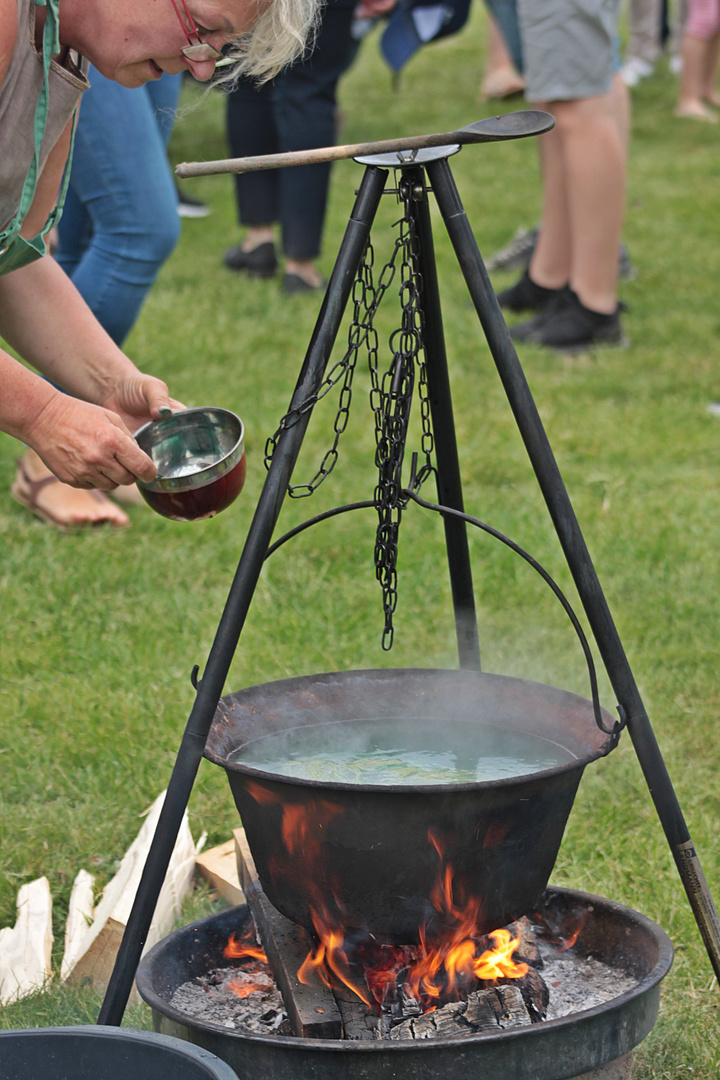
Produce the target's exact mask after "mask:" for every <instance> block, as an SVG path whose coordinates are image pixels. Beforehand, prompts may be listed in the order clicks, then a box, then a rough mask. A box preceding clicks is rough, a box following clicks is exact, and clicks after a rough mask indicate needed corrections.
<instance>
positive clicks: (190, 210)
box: [177, 188, 210, 218]
mask: <svg viewBox="0 0 720 1080" xmlns="http://www.w3.org/2000/svg"><path fill="white" fill-rule="evenodd" d="M177 196H178V202H177V212H178V214H179V215H180V217H197V218H200V217H207V216H208V214H209V213H210V207H209V206H208V205H207V203H204V202H203V201H202V199H196V198H195V197H194V196H193V195H188V194H186V192H184V191H181V190H180V188H178V189H177Z"/></svg>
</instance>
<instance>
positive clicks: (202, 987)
mask: <svg viewBox="0 0 720 1080" xmlns="http://www.w3.org/2000/svg"><path fill="white" fill-rule="evenodd" d="M170 1004H171V1005H172V1006H173V1008H175V1009H177V1010H178V1012H181V1013H185V1014H186V1015H188V1016H193V1017H194V1018H195V1019H196V1020H202V1021H205V1023H208V1024H219V1025H220V1026H221V1027H225V1028H231V1029H236V1030H238V1031H245V1032H248V1031H249V1032H252V1033H254V1034H255V1035H269V1034H272V1033H276V1034H278V1035H292V1029H291V1027H290V1022H289V1020H288V1018H287V1013H286V1011H285V1005H284V1003H283V999H282V995H281V993H280V991H279V990H278V988H277V986H276V984H275V980H274V979H273V977H272V975H271V974H270V972H269V971H268V969H267V967H266V966H265V965H261V964H251V965H246V966H244V967H226V968H214V969H213V970H212V971H209V972H208V973H207V974H205V975H199V976H198V977H197V978H196V979H191V980H190V981H189V982H185V983H183V984H182V986H179V987H178V988H177V990H176V991H175V993H174V994H173V996H172V998H171V1000H170Z"/></svg>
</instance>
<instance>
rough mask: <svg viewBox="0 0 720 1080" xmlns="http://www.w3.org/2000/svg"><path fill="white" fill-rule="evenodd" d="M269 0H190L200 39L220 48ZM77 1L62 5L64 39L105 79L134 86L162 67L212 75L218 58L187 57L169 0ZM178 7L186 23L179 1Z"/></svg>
mask: <svg viewBox="0 0 720 1080" xmlns="http://www.w3.org/2000/svg"><path fill="white" fill-rule="evenodd" d="M271 2H272V0H186V3H187V7H188V10H189V12H190V15H191V16H192V19H193V22H194V23H195V25H196V26H197V28H198V30H199V31H200V38H201V40H202V41H205V42H208V43H209V44H211V45H214V46H215V47H216V48H217V49H221V48H222V46H223V45H226V44H227V43H228V42H230V41H232V40H233V39H234V38H237V37H239V36H240V35H241V34H245V33H247V32H248V31H249V30H251V29H252V28H253V26H254V25H255V23H256V22H257V20H258V19H259V17H260V15H262V13H263V11H265V9H266V8H267V7H268V6H269V4H270V3H271ZM76 3H77V0H70V2H69V3H68V2H67V0H66V3H65V4H61V9H60V36H61V40H62V41H63V43H64V44H67V45H70V46H71V47H72V48H75V49H77V50H78V52H80V53H81V54H82V55H83V56H86V57H87V58H88V59H89V60H90V61H91V62H92V63H93V64H94V65H95V67H96V68H97V69H98V71H99V72H100V73H101V74H102V75H105V77H106V78H108V79H113V80H114V81H115V82H118V83H120V85H121V86H128V87H135V86H142V85H143V84H144V83H146V82H149V81H150V80H151V79H159V78H160V77H161V76H162V74H163V72H167V73H168V74H170V75H174V74H177V73H178V72H180V71H186V70H189V71H190V72H191V73H192V75H193V76H194V77H195V78H196V79H199V80H201V81H203V82H204V81H205V80H206V79H209V78H210V77H211V76H212V74H213V71H214V70H215V61H214V60H202V61H197V60H195V61H193V60H189V59H188V58H187V57H185V56H183V54H182V49H183V48H184V47H185V46H186V45H187V44H188V39H187V37H186V36H185V33H184V31H183V27H182V25H181V23H180V20H179V19H178V16H177V14H176V12H175V9H174V7H173V4H172V3H171V0H93V2H92V4H87V0H80V2H79V4H77V7H76ZM177 6H178V8H179V9H180V11H181V13H182V14H183V19H184V21H185V23H186V25H187V20H186V19H185V17H184V11H183V6H182V3H181V2H180V0H177ZM91 13H92V14H91ZM75 15H77V22H74V21H73V20H74V16H75ZM188 29H189V27H188ZM193 40H195V39H193Z"/></svg>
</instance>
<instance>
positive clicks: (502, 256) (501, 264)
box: [485, 225, 637, 281]
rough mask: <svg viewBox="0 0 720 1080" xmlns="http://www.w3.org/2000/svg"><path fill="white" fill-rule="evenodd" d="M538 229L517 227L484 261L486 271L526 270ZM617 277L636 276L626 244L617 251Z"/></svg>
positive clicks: (633, 278) (631, 279) (632, 279)
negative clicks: (510, 238) (506, 242)
mask: <svg viewBox="0 0 720 1080" xmlns="http://www.w3.org/2000/svg"><path fill="white" fill-rule="evenodd" d="M539 231H540V229H539V227H538V226H537V225H536V226H535V228H534V229H524V228H520V229H518V231H517V232H516V233H515V235H514V236H513V238H512V240H511V241H510V243H509V244H506V245H505V247H504V248H500V250H499V251H497V252H496V253H495V254H494V255H491V256H490V258H489V259H488V261H487V262H486V263H485V266H486V267H487V269H488V271H489V272H490V273H492V272H493V271H495V270H527V268H528V266H529V265H530V260H531V259H532V256H533V251H534V250H535V245H536V244H537V238H538V233H539ZM618 277H619V278H620V280H621V281H634V280H635V278H636V277H637V270H636V269H635V267H634V266H633V264H632V263H631V261H630V255H629V254H628V249H627V245H626V244H621V245H620V250H619V251H618Z"/></svg>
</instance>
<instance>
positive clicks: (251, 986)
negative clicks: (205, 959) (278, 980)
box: [223, 930, 274, 998]
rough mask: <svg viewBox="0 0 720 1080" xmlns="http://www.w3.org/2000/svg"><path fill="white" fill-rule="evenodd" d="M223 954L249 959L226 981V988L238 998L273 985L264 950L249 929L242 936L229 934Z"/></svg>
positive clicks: (234, 957)
mask: <svg viewBox="0 0 720 1080" xmlns="http://www.w3.org/2000/svg"><path fill="white" fill-rule="evenodd" d="M223 956H224V957H225V958H226V959H228V960H249V961H250V963H248V964H244V965H243V966H242V967H241V968H238V971H237V973H236V974H235V975H234V976H233V978H232V979H230V980H228V982H227V983H226V986H227V988H228V990H232V992H233V994H237V996H238V997H239V998H246V997H248V996H249V995H250V994H254V993H257V992H258V991H262V990H269V989H271V988H272V987H273V986H274V979H273V977H272V974H271V972H270V967H269V965H268V958H267V956H266V954H265V950H264V949H263V948H262V947H261V946H260V945H258V944H257V941H256V940H255V938H254V935H253V931H252V930H249V931H248V932H247V933H246V934H245V935H244V936H243V937H242V938H237V937H236V936H235V934H231V935H230V937H229V938H228V942H227V945H226V946H225V948H224V949H223Z"/></svg>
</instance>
